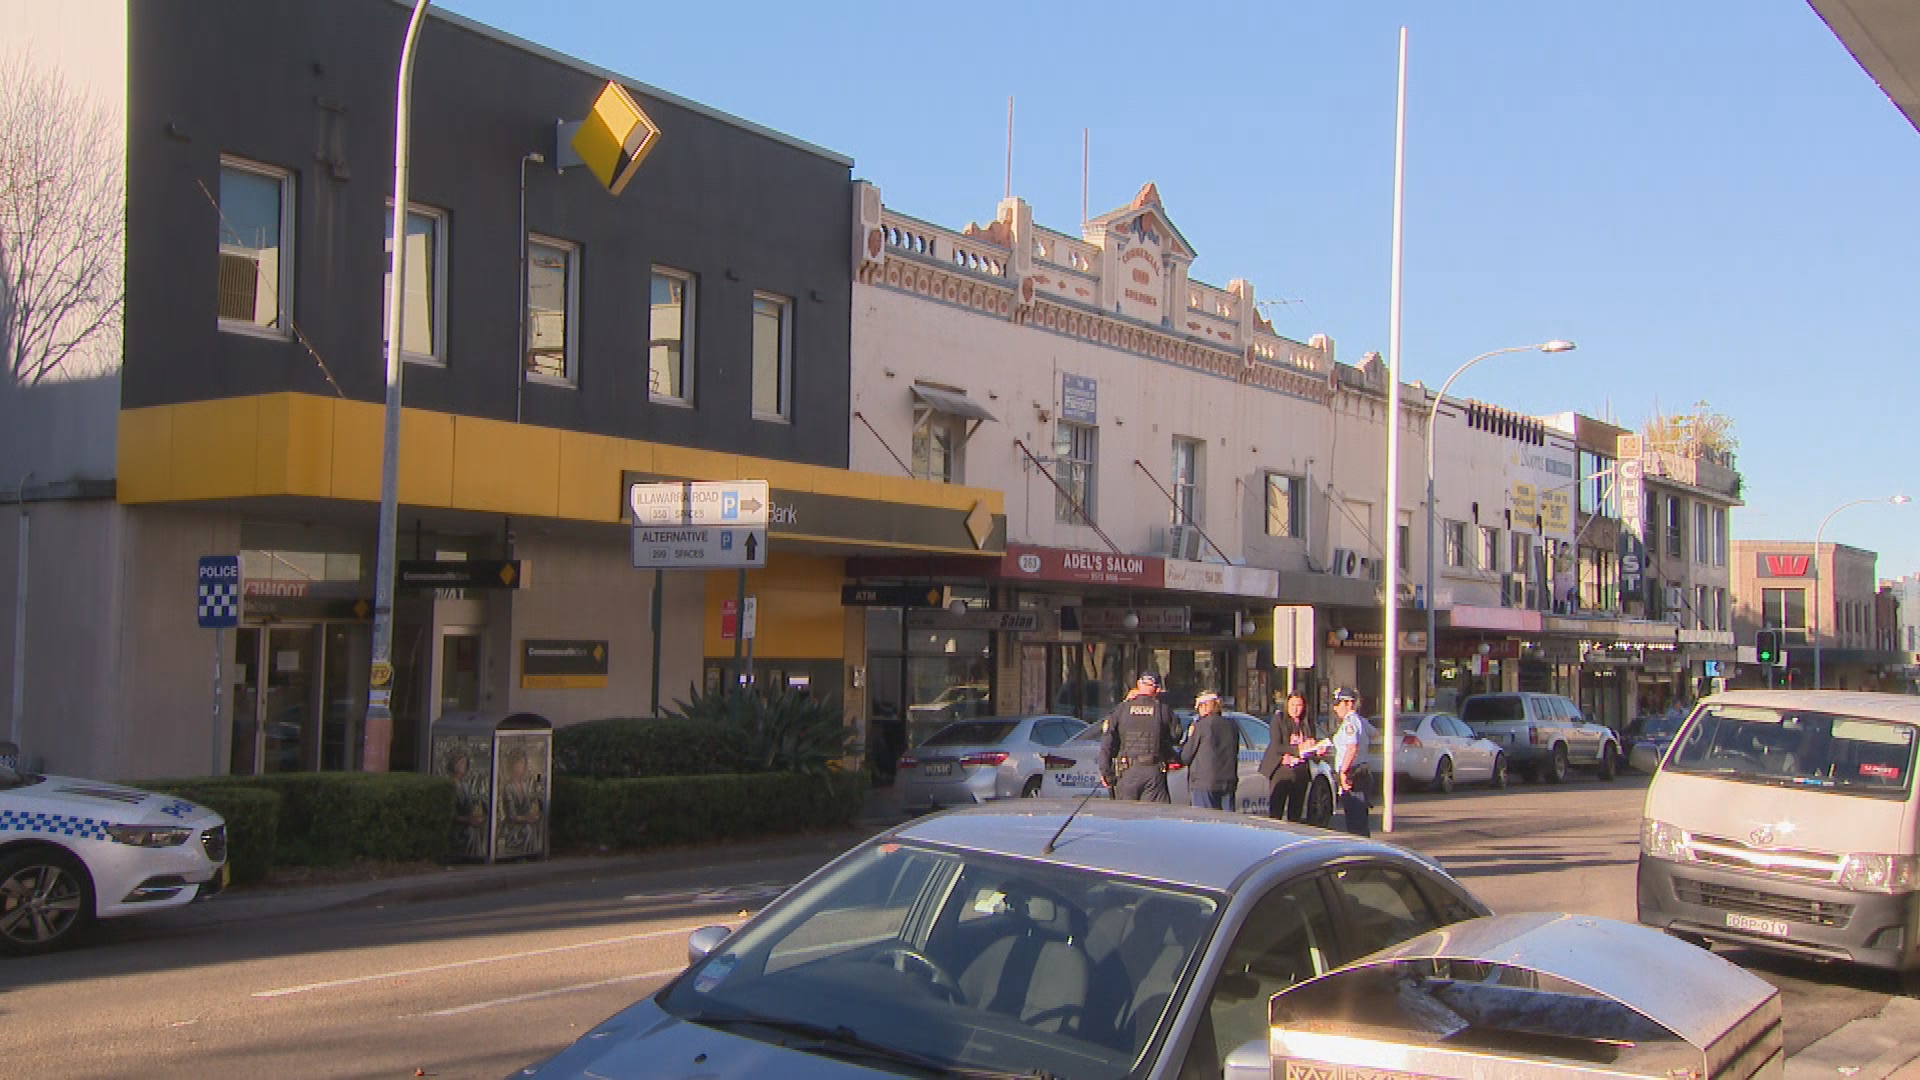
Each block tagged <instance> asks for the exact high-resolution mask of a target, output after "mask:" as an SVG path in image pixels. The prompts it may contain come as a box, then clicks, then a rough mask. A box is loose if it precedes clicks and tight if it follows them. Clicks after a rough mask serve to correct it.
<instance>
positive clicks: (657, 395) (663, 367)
mask: <svg viewBox="0 0 1920 1080" xmlns="http://www.w3.org/2000/svg"><path fill="white" fill-rule="evenodd" d="M693 314H694V281H693V275H692V274H688V273H685V272H683V271H680V270H669V269H666V268H665V267H660V266H656V267H654V268H653V287H652V312H651V314H650V315H649V316H648V320H647V322H648V335H647V338H648V339H647V394H648V396H649V397H651V398H652V399H653V400H654V401H668V402H674V403H677V404H682V405H690V404H692V403H693V356H694V353H693V344H694V342H693V326H694V321H693Z"/></svg>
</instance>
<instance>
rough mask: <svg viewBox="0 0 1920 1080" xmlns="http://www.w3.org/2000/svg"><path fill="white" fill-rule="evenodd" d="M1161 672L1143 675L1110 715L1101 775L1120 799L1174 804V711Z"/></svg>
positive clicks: (1102, 742)
mask: <svg viewBox="0 0 1920 1080" xmlns="http://www.w3.org/2000/svg"><path fill="white" fill-rule="evenodd" d="M1159 694H1160V676H1158V675H1155V674H1154V673H1153V672H1151V671H1149V672H1147V673H1146V674H1145V675H1142V676H1140V681H1139V682H1137V683H1135V684H1134V687H1133V692H1132V693H1130V694H1128V695H1127V700H1125V701H1123V702H1121V703H1120V704H1119V705H1118V706H1117V707H1115V708H1114V710H1113V712H1112V713H1111V714H1110V715H1109V716H1108V717H1107V719H1106V721H1105V723H1104V725H1103V729H1104V730H1103V731H1102V734H1101V738H1100V778H1101V780H1102V781H1104V782H1105V783H1106V784H1107V786H1108V787H1111V788H1112V789H1113V797H1114V798H1116V799H1134V800H1137V801H1139V802H1163V803H1170V802H1172V801H1173V799H1172V797H1171V796H1169V795H1168V794H1167V763H1168V762H1170V761H1173V760H1174V753H1175V751H1174V745H1173V734H1174V722H1173V710H1172V709H1169V708H1167V703H1166V702H1164V701H1161V700H1160V698H1159Z"/></svg>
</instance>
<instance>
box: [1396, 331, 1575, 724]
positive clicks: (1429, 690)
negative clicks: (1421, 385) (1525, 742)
mask: <svg viewBox="0 0 1920 1080" xmlns="http://www.w3.org/2000/svg"><path fill="white" fill-rule="evenodd" d="M1573 347H1574V345H1573V342H1571V341H1561V340H1559V339H1555V340H1553V341H1542V342H1538V343H1535V344H1533V345H1510V346H1508V347H1506V348H1504V349H1492V350H1489V351H1487V352H1483V353H1481V354H1480V355H1479V356H1476V357H1474V358H1473V359H1471V360H1469V361H1467V362H1466V363H1464V364H1461V365H1460V366H1459V367H1457V368H1455V369H1454V370H1453V374H1451V375H1449V376H1447V381H1446V382H1443V383H1441V384H1440V392H1439V393H1437V394H1435V395H1433V401H1432V402H1431V403H1429V404H1428V406H1427V602H1426V605H1425V606H1426V609H1427V677H1426V678H1425V679H1424V680H1423V684H1424V686H1425V688H1426V702H1425V704H1426V706H1427V707H1428V708H1432V707H1433V698H1434V695H1435V694H1436V693H1438V691H1439V687H1440V681H1439V667H1438V661H1437V660H1436V649H1435V644H1436V643H1435V641H1434V627H1433V619H1434V616H1433V604H1434V593H1435V589H1434V587H1433V579H1434V578H1435V576H1437V571H1436V569H1435V567H1434V558H1433V518H1434V513H1433V437H1434V426H1433V425H1434V421H1435V420H1436V419H1438V417H1439V415H1440V402H1441V401H1443V400H1445V399H1446V396H1447V387H1449V386H1452V385H1453V380H1455V379H1457V378H1459V377H1460V373H1461V372H1463V371H1465V370H1467V369H1468V368H1470V367H1472V366H1473V365H1475V364H1477V363H1479V362H1480V361H1482V360H1485V359H1486V358H1487V357H1489V356H1500V355H1502V354H1503V353H1514V352H1528V351H1532V350H1538V351H1540V352H1548V353H1555V352H1569V351H1571V350H1572V349H1573Z"/></svg>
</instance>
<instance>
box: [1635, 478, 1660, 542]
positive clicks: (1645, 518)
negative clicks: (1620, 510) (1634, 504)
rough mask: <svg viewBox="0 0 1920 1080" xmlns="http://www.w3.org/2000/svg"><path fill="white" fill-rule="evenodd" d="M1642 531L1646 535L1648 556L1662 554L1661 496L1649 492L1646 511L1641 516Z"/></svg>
mask: <svg viewBox="0 0 1920 1080" xmlns="http://www.w3.org/2000/svg"><path fill="white" fill-rule="evenodd" d="M1640 522H1641V529H1642V530H1643V531H1644V532H1645V533H1646V536H1645V538H1644V539H1645V540H1646V545H1647V554H1649V555H1658V554H1659V553H1660V496H1658V495H1655V494H1654V493H1653V492H1651V491H1649V492H1647V500H1646V509H1645V512H1644V513H1642V514H1641V515H1640Z"/></svg>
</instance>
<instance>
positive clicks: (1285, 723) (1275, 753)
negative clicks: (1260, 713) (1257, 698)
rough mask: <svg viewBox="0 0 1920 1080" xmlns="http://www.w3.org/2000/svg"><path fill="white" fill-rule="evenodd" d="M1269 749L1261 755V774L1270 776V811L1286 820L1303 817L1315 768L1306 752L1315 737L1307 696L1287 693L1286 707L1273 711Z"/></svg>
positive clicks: (1268, 786)
mask: <svg viewBox="0 0 1920 1080" xmlns="http://www.w3.org/2000/svg"><path fill="white" fill-rule="evenodd" d="M1270 731H1271V736H1270V737H1269V738H1268V739H1267V752H1266V753H1265V754H1263V755H1261V758H1260V775H1261V776H1264V777H1266V778H1267V790H1268V792H1270V793H1271V794H1270V795H1269V798H1268V801H1267V813H1268V814H1270V815H1271V816H1273V817H1276V818H1280V819H1281V820H1284V821H1304V820H1305V819H1306V816H1307V789H1308V787H1309V786H1310V785H1311V784H1312V783H1313V768H1312V766H1311V765H1310V764H1309V763H1308V761H1307V755H1306V753H1305V752H1304V751H1305V750H1306V749H1307V748H1308V747H1309V746H1311V745H1312V744H1313V743H1314V742H1315V740H1314V737H1313V727H1312V722H1311V721H1309V720H1308V719H1307V699H1306V698H1304V697H1301V696H1300V695H1299V694H1289V695H1287V703H1286V706H1285V708H1283V709H1282V710H1281V711H1279V712H1277V713H1274V714H1273V722H1272V724H1271V726H1270Z"/></svg>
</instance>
